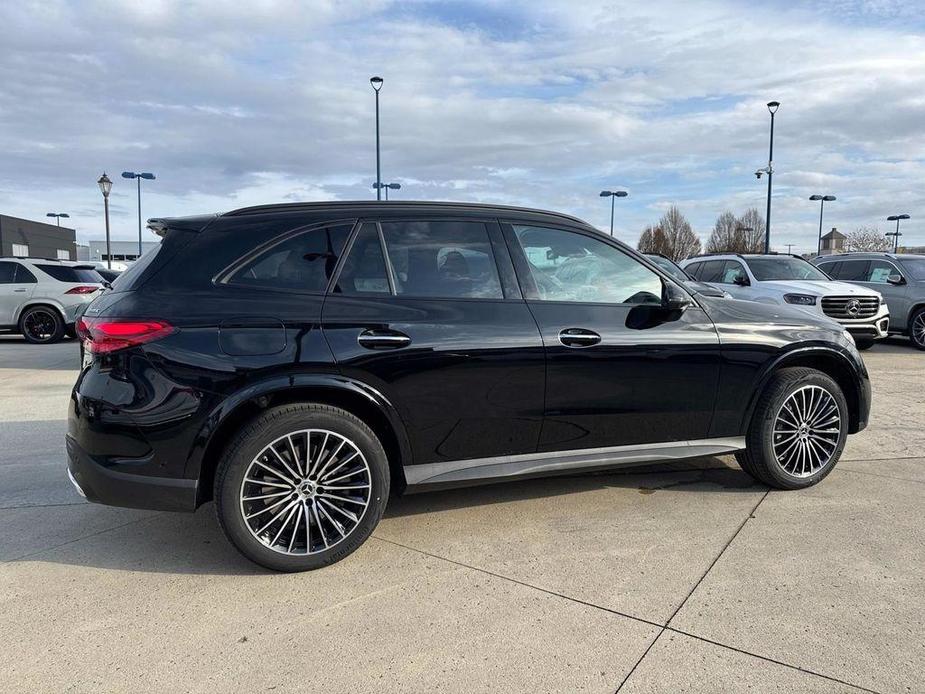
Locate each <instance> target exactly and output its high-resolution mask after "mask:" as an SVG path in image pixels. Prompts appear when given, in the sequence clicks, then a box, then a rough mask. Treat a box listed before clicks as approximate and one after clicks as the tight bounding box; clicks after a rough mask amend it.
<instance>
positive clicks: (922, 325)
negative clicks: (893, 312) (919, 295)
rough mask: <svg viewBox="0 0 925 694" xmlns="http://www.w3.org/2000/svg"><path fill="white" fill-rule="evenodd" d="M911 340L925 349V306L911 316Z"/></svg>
mask: <svg viewBox="0 0 925 694" xmlns="http://www.w3.org/2000/svg"><path fill="white" fill-rule="evenodd" d="M909 340H911V341H912V344H913V345H914V346H916V347H918V348H919V349H925V306H923V307H922V308H920V309H918V310H916V312H915V313H913V314H912V315H911V316H910V317H909Z"/></svg>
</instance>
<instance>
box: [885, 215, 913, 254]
mask: <svg viewBox="0 0 925 694" xmlns="http://www.w3.org/2000/svg"><path fill="white" fill-rule="evenodd" d="M900 219H909V215H907V214H891V215H890V216H889V217H887V218H886V221H888V222H896V231H888V232H887V233H886V234H884V236H892V237H893V252H894V253H899V237H900V236H902V234H901V233H900V231H899V220H900Z"/></svg>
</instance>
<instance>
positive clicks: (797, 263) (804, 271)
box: [747, 256, 829, 282]
mask: <svg viewBox="0 0 925 694" xmlns="http://www.w3.org/2000/svg"><path fill="white" fill-rule="evenodd" d="M747 262H748V267H749V268H750V269H751V271H752V274H753V275H754V276H755V279H757V280H758V281H759V282H769V281H774V280H822V281H826V280H828V279H829V278H828V277H827V276H826V274H825V273H824V272H822V270H820V269H819V268H817V267H816V266H815V265H813V264H812V263H809V262H807V261H805V260H802V259H800V258H791V257H786V256H784V257H780V258H748V260H747Z"/></svg>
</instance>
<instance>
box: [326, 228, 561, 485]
mask: <svg viewBox="0 0 925 694" xmlns="http://www.w3.org/2000/svg"><path fill="white" fill-rule="evenodd" d="M322 329H323V332H324V335H325V337H326V338H327V340H328V343H329V344H330V346H331V349H332V350H333V352H334V356H335V358H336V360H337V362H338V365H339V367H340V369H341V371H342V373H344V374H345V375H347V376H354V377H356V378H358V379H359V380H362V381H364V382H366V383H368V384H370V385H371V386H373V387H374V388H377V389H379V390H380V391H381V392H382V393H383V394H384V395H385V396H386V397H388V398H389V399H390V400H391V401H392V403H393V404H394V405H395V406H396V407H397V408H398V410H399V412H400V414H401V417H402V419H403V421H404V424H405V427H406V430H407V433H408V436H409V439H410V443H411V449H412V455H413V458H414V460H413V462H414V463H415V464H422V463H439V462H445V461H452V460H461V459H468V458H488V457H495V456H504V455H514V454H523V453H533V452H535V450H536V446H537V440H538V438H539V432H540V427H541V425H542V416H543V394H544V385H545V357H544V352H543V343H542V340H541V338H540V334H539V330H538V329H537V326H536V322H535V321H534V320H533V317H532V315H531V313H530V310H529V309H528V308H527V305H526V303H525V302H524V300H523V297H522V296H521V294H520V290H519V288H518V286H517V282H516V278H515V276H514V270H513V266H512V265H511V260H510V256H509V255H508V253H507V249H506V247H505V245H504V242H503V239H502V238H501V232H500V229H499V227H498V224H497V222H496V221H495V220H491V219H479V218H456V219H451V218H430V219H427V218H411V219H408V218H402V219H389V218H382V219H367V220H363V223H362V224H361V225H360V226H359V227H358V229H357V230H356V231H355V233H354V235H353V237H352V239H351V241H350V245H349V248H348V250H347V252H346V253H345V257H344V260H343V261H342V263H341V265H340V267H339V269H338V271H337V278H336V282H335V284H334V286H333V287H332V289H331V290H330V291H329V293H328V296H327V298H326V299H325V303H324V308H323V313H322ZM409 479H410V478H409Z"/></svg>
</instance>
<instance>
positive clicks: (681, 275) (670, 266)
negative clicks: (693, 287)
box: [646, 255, 690, 282]
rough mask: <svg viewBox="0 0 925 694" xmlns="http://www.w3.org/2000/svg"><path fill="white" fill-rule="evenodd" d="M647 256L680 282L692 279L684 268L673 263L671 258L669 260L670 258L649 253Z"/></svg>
mask: <svg viewBox="0 0 925 694" xmlns="http://www.w3.org/2000/svg"><path fill="white" fill-rule="evenodd" d="M646 258H648V259H649V260H651V261H652V262H653V263H655V264H656V265H658V266H659V267H660V268H661V269H662V270H664V271H665V272H667V273H668V274H669V275H671V276H672V277H674V278H675V279H676V280H678V281H679V282H687V281H688V280H689V279H690V277H688V276H687V273H686V272H684V270H682V269H681V268H679V267H678V266H677V265H675V264H674V263H672V262H671V261H670V260H668V258H663V257H662V256H660V255H647V256H646Z"/></svg>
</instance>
